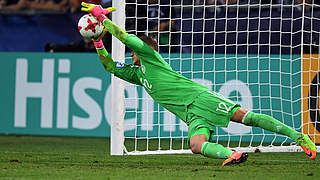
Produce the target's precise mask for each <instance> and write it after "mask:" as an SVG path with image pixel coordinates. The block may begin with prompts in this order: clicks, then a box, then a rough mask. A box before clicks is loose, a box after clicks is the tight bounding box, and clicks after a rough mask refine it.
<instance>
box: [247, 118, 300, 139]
mask: <svg viewBox="0 0 320 180" xmlns="http://www.w3.org/2000/svg"><path fill="white" fill-rule="evenodd" d="M242 122H243V123H244V124H245V125H249V126H255V127H261V128H263V129H265V130H268V131H272V132H275V133H279V134H283V135H286V136H288V137H290V138H291V139H293V140H294V141H296V139H297V138H298V137H300V135H301V133H299V132H297V131H296V130H294V129H293V128H291V127H289V126H287V125H285V124H283V123H282V122H280V121H278V120H276V119H274V118H273V117H271V116H268V115H265V114H258V113H254V112H248V113H247V115H246V116H245V117H244V119H243V120H242Z"/></svg>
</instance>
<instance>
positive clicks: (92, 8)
mask: <svg viewBox="0 0 320 180" xmlns="http://www.w3.org/2000/svg"><path fill="white" fill-rule="evenodd" d="M81 5H82V8H81V11H86V12H89V13H91V14H92V15H94V16H95V17H96V18H97V19H98V21H100V22H101V23H102V22H103V21H104V20H105V19H108V18H107V17H106V15H107V14H109V13H111V12H112V11H115V10H116V8H115V7H109V8H107V9H103V8H102V7H101V6H100V5H95V4H90V3H85V2H82V3H81Z"/></svg>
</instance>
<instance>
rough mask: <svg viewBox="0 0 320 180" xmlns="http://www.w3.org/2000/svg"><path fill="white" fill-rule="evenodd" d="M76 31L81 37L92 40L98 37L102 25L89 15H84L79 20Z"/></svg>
mask: <svg viewBox="0 0 320 180" xmlns="http://www.w3.org/2000/svg"><path fill="white" fill-rule="evenodd" d="M78 30H79V32H80V34H81V36H82V37H84V38H88V39H92V38H97V37H99V35H100V34H101V33H102V31H103V25H102V24H101V23H100V22H99V21H98V20H97V19H96V18H95V17H94V16H92V15H91V14H85V15H83V16H82V17H81V18H80V19H79V22H78Z"/></svg>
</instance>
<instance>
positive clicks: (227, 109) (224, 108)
mask: <svg viewBox="0 0 320 180" xmlns="http://www.w3.org/2000/svg"><path fill="white" fill-rule="evenodd" d="M231 107H232V106H229V107H228V106H227V105H226V103H224V102H221V103H219V106H218V107H217V109H216V110H217V111H221V112H224V113H226V114H227V113H229V112H230V110H231Z"/></svg>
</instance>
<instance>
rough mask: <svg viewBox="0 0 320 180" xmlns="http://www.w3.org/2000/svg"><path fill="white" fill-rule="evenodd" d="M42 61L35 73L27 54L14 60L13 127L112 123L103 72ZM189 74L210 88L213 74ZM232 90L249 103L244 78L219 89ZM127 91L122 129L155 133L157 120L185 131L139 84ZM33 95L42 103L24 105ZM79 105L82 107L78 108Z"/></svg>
mask: <svg viewBox="0 0 320 180" xmlns="http://www.w3.org/2000/svg"><path fill="white" fill-rule="evenodd" d="M40 62H41V63H42V64H40V68H41V67H42V68H41V69H42V72H41V74H36V75H35V73H33V72H34V71H35V68H39V66H38V65H37V66H34V67H31V66H30V67H29V60H28V59H26V58H18V59H17V60H16V76H15V103H14V104H15V107H14V124H13V125H14V127H15V128H28V127H29V126H30V124H32V125H33V127H34V122H40V124H39V125H37V126H38V127H39V128H41V129H43V128H44V129H46V128H54V129H70V128H73V129H80V130H93V129H96V128H98V127H100V125H101V123H102V122H103V121H107V123H108V124H109V125H110V124H111V122H110V120H111V103H112V102H111V97H112V92H111V86H109V84H103V83H107V82H105V81H102V76H101V77H99V76H97V74H96V72H95V71H94V73H92V72H93V71H92V70H91V71H90V72H84V73H87V74H89V76H85V75H84V76H80V77H79V76H77V77H75V76H74V75H73V73H77V74H79V72H80V71H83V69H81V70H77V72H72V71H71V69H72V68H71V67H72V64H71V62H72V61H71V60H70V59H67V58H60V59H53V58H47V59H42V61H40ZM55 68H57V69H55ZM28 72H29V73H28ZM34 76H40V78H39V79H40V80H38V81H35V80H30V79H32V77H34ZM93 76H96V77H93ZM30 77H31V78H30ZM71 77H72V78H71ZM193 80H194V81H196V82H198V83H200V84H203V85H205V86H207V87H209V88H210V89H211V88H212V81H211V80H206V79H193ZM88 90H89V92H94V93H96V94H98V95H97V96H92V93H90V94H88V92H87V91H88ZM234 91H237V92H240V94H241V102H238V103H240V104H242V105H243V107H244V108H246V109H249V110H250V109H252V96H251V92H250V90H249V88H248V86H247V85H246V84H244V83H243V82H241V81H239V80H230V81H227V82H225V83H224V84H222V86H221V88H220V93H221V94H223V95H224V96H225V97H229V95H230V94H231V93H232V92H234ZM125 95H126V99H125V109H126V116H125V127H124V131H132V130H135V129H138V131H143V132H145V131H148V132H151V131H154V132H157V133H158V130H157V125H159V123H160V124H161V125H160V126H161V127H160V129H161V131H164V132H177V133H181V132H183V133H187V126H186V125H185V124H184V123H183V122H182V121H180V120H179V119H178V118H177V117H176V116H175V115H173V114H172V113H170V112H169V111H167V110H165V109H163V108H162V107H160V106H158V105H157V104H156V103H154V101H153V99H152V98H151V97H150V96H149V95H148V94H147V93H146V91H145V90H143V88H142V87H139V88H137V87H136V86H133V85H130V84H129V83H125ZM34 98H35V99H40V107H39V106H38V105H37V106H35V107H31V106H30V105H27V104H28V103H27V102H28V101H29V100H30V99H34ZM27 106H28V107H29V108H28V109H27ZM35 108H41V109H40V110H41V111H40V114H41V117H40V121H35V119H32V118H30V119H28V118H27V114H28V113H31V114H32V113H33V117H34V114H35V113H36V112H32V111H35V110H37V111H38V109H35ZM27 111H29V112H27ZM79 111H81V112H84V113H82V114H77V112H79ZM83 114H84V115H83ZM81 115H82V116H81ZM36 117H37V116H36ZM28 122H29V123H28ZM222 129H223V130H224V131H226V132H229V133H232V134H233V133H235V134H236V133H241V134H246V133H249V132H251V127H245V126H241V125H239V124H233V123H230V124H229V127H228V128H222Z"/></svg>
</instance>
